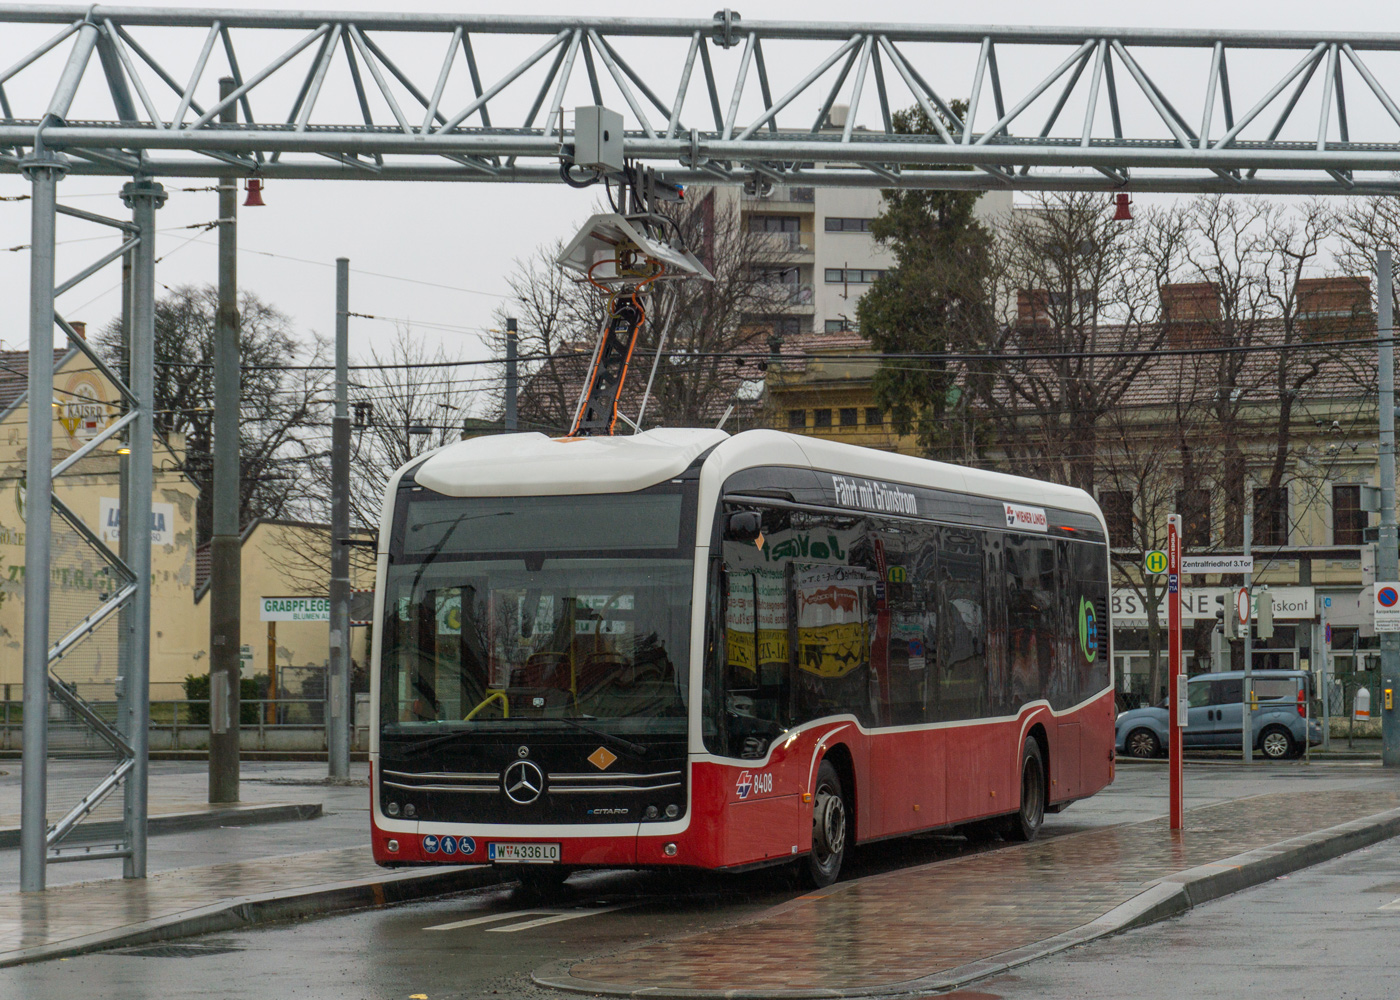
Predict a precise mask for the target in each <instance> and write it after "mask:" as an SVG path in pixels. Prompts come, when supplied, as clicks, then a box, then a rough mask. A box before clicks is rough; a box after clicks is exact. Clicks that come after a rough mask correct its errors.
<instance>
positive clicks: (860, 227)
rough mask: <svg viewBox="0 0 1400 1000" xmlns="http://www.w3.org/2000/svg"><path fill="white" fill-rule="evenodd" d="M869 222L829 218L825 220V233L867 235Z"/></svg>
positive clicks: (865, 220) (866, 220)
mask: <svg viewBox="0 0 1400 1000" xmlns="http://www.w3.org/2000/svg"><path fill="white" fill-rule="evenodd" d="M870 222H871V220H870V219H841V218H834V217H829V218H827V220H826V231H827V232H828V233H868V232H870Z"/></svg>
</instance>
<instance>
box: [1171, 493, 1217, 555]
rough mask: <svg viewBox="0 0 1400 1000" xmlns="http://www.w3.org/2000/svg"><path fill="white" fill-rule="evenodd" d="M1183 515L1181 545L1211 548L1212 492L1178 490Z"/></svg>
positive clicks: (1179, 507)
mask: <svg viewBox="0 0 1400 1000" xmlns="http://www.w3.org/2000/svg"><path fill="white" fill-rule="evenodd" d="M1176 509H1177V511H1179V512H1180V514H1181V536H1182V537H1181V543H1182V544H1183V545H1185V546H1187V547H1188V548H1194V549H1204V548H1209V547H1210V490H1177V491H1176Z"/></svg>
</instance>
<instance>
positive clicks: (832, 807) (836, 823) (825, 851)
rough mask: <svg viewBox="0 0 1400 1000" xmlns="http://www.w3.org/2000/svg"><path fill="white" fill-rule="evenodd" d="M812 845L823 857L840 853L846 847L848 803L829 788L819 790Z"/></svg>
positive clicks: (813, 812)
mask: <svg viewBox="0 0 1400 1000" xmlns="http://www.w3.org/2000/svg"><path fill="white" fill-rule="evenodd" d="M812 847H813V849H814V850H815V851H816V852H817V853H818V854H819V855H821V856H823V857H831V856H833V855H836V854H840V853H841V852H842V851H843V850H845V847H846V803H845V802H843V801H842V800H841V796H839V795H833V794H832V793H831V792H830V791H829V790H827V789H821V790H819V791H818V792H817V804H816V808H814V809H813V810H812Z"/></svg>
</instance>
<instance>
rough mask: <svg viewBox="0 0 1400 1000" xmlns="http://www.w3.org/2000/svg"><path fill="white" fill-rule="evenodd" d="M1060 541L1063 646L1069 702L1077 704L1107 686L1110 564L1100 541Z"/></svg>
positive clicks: (1058, 706)
mask: <svg viewBox="0 0 1400 1000" xmlns="http://www.w3.org/2000/svg"><path fill="white" fill-rule="evenodd" d="M1059 544H1060V562H1061V565H1062V576H1063V584H1062V586H1063V588H1064V590H1063V596H1062V601H1063V606H1064V617H1063V627H1064V630H1065V632H1064V639H1065V641H1064V643H1063V645H1062V647H1061V649H1062V652H1063V655H1064V657H1065V662H1066V667H1065V673H1066V675H1067V680H1068V686H1067V691H1068V692H1069V697H1070V698H1071V699H1072V700H1071V701H1070V702H1069V704H1078V703H1079V702H1081V701H1083V700H1085V699H1086V698H1091V697H1093V696H1094V695H1095V694H1097V693H1098V692H1100V691H1102V690H1103V689H1104V688H1106V687H1108V665H1109V647H1108V638H1109V637H1108V566H1107V560H1106V559H1105V558H1104V551H1103V549H1102V547H1100V546H1098V545H1090V544H1088V543H1086V542H1071V541H1061V542H1060V543H1059ZM1052 703H1053V702H1052ZM1055 707H1056V708H1060V707H1064V706H1061V705H1058V704H1057V705H1056V706H1055Z"/></svg>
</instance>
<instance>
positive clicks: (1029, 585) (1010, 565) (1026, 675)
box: [1006, 534, 1059, 705]
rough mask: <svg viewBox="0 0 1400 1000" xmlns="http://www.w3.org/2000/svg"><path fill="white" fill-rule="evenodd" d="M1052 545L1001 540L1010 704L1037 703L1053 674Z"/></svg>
mask: <svg viewBox="0 0 1400 1000" xmlns="http://www.w3.org/2000/svg"><path fill="white" fill-rule="evenodd" d="M1058 612H1059V601H1058V599H1057V596H1056V581H1055V542H1054V540H1053V539H1049V538H1032V537H1029V536H1026V535H1014V534H1008V535H1007V536H1006V633H1007V634H1006V639H1007V651H1008V654H1009V659H1010V664H1011V695H1012V702H1013V703H1014V704H1016V705H1024V704H1025V703H1026V702H1029V701H1034V700H1035V699H1037V698H1040V697H1042V694H1041V692H1042V691H1044V690H1045V689H1046V688H1047V686H1048V685H1049V683H1050V675H1051V672H1052V670H1053V668H1054V661H1055V643H1056V639H1057V638H1058V632H1059V628H1058V621H1057V620H1058V618H1059V614H1058Z"/></svg>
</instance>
